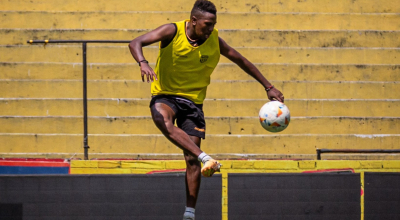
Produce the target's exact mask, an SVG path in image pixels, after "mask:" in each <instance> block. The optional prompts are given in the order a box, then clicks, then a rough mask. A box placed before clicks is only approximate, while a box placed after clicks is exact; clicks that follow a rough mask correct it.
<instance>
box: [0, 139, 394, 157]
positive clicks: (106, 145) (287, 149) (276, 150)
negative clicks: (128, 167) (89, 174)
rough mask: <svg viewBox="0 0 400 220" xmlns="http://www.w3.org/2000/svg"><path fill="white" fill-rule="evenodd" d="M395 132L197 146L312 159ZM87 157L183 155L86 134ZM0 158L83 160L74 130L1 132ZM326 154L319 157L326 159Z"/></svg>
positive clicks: (148, 143) (389, 144) (156, 145)
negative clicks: (324, 151) (319, 150)
mask: <svg viewBox="0 0 400 220" xmlns="http://www.w3.org/2000/svg"><path fill="white" fill-rule="evenodd" d="M399 141H400V135H398V134H395V135H379V134H378V135H353V134H340V135H332V134H327V135H278V136H277V135H207V137H206V139H205V140H203V141H202V146H201V148H202V149H203V150H204V151H205V152H207V153H208V154H210V155H216V157H217V158H232V157H236V158H248V157H250V158H251V157H254V158H257V157H261V158H271V159H280V158H282V159H296V158H302V159H307V158H308V159H316V149H317V148H331V149H349V148H351V149H398V143H399ZM89 146H90V148H89V158H135V159H136V158H160V157H161V158H171V157H174V156H178V157H180V158H181V159H182V151H181V150H180V149H179V148H177V147H176V146H175V145H173V144H171V143H170V142H169V141H168V140H167V139H166V138H165V137H164V136H163V135H154V134H151V135H89ZM0 156H1V157H42V158H43V156H45V157H46V158H54V157H55V158H73V157H78V158H83V137H82V135H74V134H0ZM327 157H328V156H324V158H327Z"/></svg>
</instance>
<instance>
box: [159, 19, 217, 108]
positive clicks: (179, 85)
mask: <svg viewBox="0 0 400 220" xmlns="http://www.w3.org/2000/svg"><path fill="white" fill-rule="evenodd" d="M186 22H189V20H185V21H180V22H176V23H175V24H176V27H177V31H176V35H175V37H174V39H173V40H172V41H171V42H170V43H169V45H168V46H166V47H164V48H161V43H160V51H159V54H158V59H157V63H156V68H155V70H154V72H155V73H156V75H157V78H158V80H155V81H154V82H152V84H151V94H152V95H162V94H163V95H178V96H182V97H184V98H187V99H190V100H192V101H193V102H194V103H196V104H202V103H203V101H204V99H205V97H206V92H207V86H208V85H209V84H210V76H211V73H212V72H213V70H214V68H215V67H216V66H217V64H218V61H219V58H220V51H219V40H218V30H217V29H215V28H214V30H213V32H212V33H211V35H210V36H209V38H208V39H207V40H206V41H205V42H204V43H203V44H201V45H200V46H198V47H193V46H192V45H191V44H190V43H189V41H188V40H187V38H186V26H185V25H186Z"/></svg>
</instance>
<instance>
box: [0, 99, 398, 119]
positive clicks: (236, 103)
mask: <svg viewBox="0 0 400 220" xmlns="http://www.w3.org/2000/svg"><path fill="white" fill-rule="evenodd" d="M266 102H267V100H265V99H218V100H214V99H206V100H205V102H204V112H205V115H206V116H208V117H221V116H222V117H247V116H257V115H258V112H259V110H260V108H261V106H262V105H263V104H265V103H266ZM149 103H150V99H90V100H88V114H89V115H90V116H100V117H107V116H110V117H129V116H150V109H149ZM285 104H286V105H287V106H288V107H289V109H290V112H291V116H292V117H299V116H300V117H303V116H338V117H340V116H347V117H400V100H399V99H397V100H354V99H339V100H337V99H334V100H330V99H312V100H307V99H305V100H304V99H300V100H296V99H288V100H285ZM0 115H3V116H78V117H80V116H82V115H83V104H82V99H18V98H17V99H0Z"/></svg>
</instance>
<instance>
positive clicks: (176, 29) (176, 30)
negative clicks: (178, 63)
mask: <svg viewBox="0 0 400 220" xmlns="http://www.w3.org/2000/svg"><path fill="white" fill-rule="evenodd" d="M171 24H173V25H174V26H175V33H174V36H173V37H172V39H171V41H170V42H168V44H167V45H165V47H161V42H160V48H161V49H163V48H166V47H168V45H170V44H171V42H172V41H174V39H175V36H176V33H177V32H178V27H177V26H176V24H175V23H171Z"/></svg>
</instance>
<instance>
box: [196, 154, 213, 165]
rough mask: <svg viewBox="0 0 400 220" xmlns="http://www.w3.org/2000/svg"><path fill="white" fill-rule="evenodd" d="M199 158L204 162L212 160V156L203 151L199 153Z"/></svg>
mask: <svg viewBox="0 0 400 220" xmlns="http://www.w3.org/2000/svg"><path fill="white" fill-rule="evenodd" d="M197 159H198V160H199V161H200V162H202V163H203V164H205V163H206V162H207V161H209V160H211V159H212V158H211V157H210V156H208V155H207V154H206V153H204V152H203V153H201V154H200V155H199V157H198V158H197Z"/></svg>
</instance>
